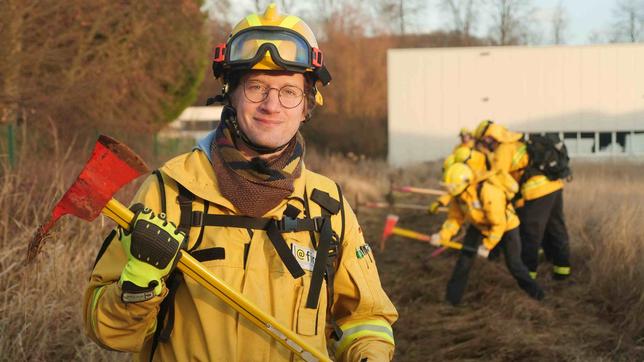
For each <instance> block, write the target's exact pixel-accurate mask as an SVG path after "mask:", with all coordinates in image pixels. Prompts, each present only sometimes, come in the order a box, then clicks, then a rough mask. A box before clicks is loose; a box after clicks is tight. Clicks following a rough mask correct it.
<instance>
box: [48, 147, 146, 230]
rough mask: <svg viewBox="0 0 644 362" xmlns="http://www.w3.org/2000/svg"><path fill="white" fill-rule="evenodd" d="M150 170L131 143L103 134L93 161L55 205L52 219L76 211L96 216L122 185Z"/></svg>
mask: <svg viewBox="0 0 644 362" xmlns="http://www.w3.org/2000/svg"><path fill="white" fill-rule="evenodd" d="M147 172H149V170H148V167H147V166H146V165H145V162H143V160H142V159H141V158H140V157H139V156H137V155H136V154H135V153H134V152H133V151H132V150H130V149H129V148H128V147H127V146H125V145H124V144H122V143H120V142H118V141H116V140H114V139H112V138H110V137H107V136H100V137H99V138H98V141H97V142H96V145H95V146H94V151H93V152H92V156H91V157H90V159H89V161H88V162H87V164H86V165H85V167H84V168H83V170H82V171H81V173H80V174H79V175H78V178H76V181H75V182H74V184H72V186H71V187H70V188H69V190H67V192H66V193H65V195H64V196H63V198H62V199H61V200H60V201H59V202H58V204H57V205H56V207H55V208H54V211H53V213H52V219H54V220H56V219H58V218H59V217H61V216H63V215H66V214H72V215H74V216H77V217H79V218H81V219H84V220H88V221H91V220H94V219H95V218H96V217H97V216H98V215H100V213H101V210H103V207H105V204H107V202H108V201H109V200H110V199H111V198H112V196H114V194H115V193H116V192H117V191H118V190H119V189H120V188H121V187H123V186H124V185H126V184H128V183H129V182H130V181H132V180H134V179H135V178H137V177H139V176H141V175H142V174H144V173H147Z"/></svg>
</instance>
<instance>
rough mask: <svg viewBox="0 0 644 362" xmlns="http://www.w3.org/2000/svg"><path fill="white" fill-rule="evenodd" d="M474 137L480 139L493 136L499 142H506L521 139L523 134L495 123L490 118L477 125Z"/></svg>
mask: <svg viewBox="0 0 644 362" xmlns="http://www.w3.org/2000/svg"><path fill="white" fill-rule="evenodd" d="M474 137H476V139H477V140H480V139H482V138H483V137H491V138H493V139H494V140H495V141H497V142H499V143H506V142H515V141H519V140H521V138H523V134H521V133H518V132H513V131H510V130H508V129H507V128H505V127H503V126H502V125H500V124H498V123H494V122H492V121H490V120H489V119H488V120H485V121H482V122H481V123H479V125H478V126H477V127H476V131H474Z"/></svg>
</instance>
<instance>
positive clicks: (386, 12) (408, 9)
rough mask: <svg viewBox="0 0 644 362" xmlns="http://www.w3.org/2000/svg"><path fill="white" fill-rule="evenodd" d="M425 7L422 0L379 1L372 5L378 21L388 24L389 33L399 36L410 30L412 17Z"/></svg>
mask: <svg viewBox="0 0 644 362" xmlns="http://www.w3.org/2000/svg"><path fill="white" fill-rule="evenodd" d="M425 6H426V2H425V1H422V0H407V1H405V0H379V1H375V2H373V3H372V7H373V9H374V11H375V13H376V17H377V18H378V20H380V21H381V22H382V23H383V24H390V31H391V32H392V33H397V34H399V35H405V34H407V33H409V32H410V30H412V28H413V27H414V26H413V20H412V19H413V18H414V15H416V14H418V13H420V12H421V11H422V10H423V9H424V8H425ZM412 31H413V30H412Z"/></svg>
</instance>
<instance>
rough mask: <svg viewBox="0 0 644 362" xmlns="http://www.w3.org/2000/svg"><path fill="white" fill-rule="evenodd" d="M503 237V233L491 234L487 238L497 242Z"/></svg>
mask: <svg viewBox="0 0 644 362" xmlns="http://www.w3.org/2000/svg"><path fill="white" fill-rule="evenodd" d="M502 237H503V235H490V236H488V237H487V238H488V239H489V240H490V241H491V242H493V243H495V242H497V241H499V240H501V238H502Z"/></svg>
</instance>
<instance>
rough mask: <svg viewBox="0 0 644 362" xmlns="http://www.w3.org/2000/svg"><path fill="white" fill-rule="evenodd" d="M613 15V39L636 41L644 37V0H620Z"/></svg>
mask: <svg viewBox="0 0 644 362" xmlns="http://www.w3.org/2000/svg"><path fill="white" fill-rule="evenodd" d="M613 17H614V19H615V21H614V23H613V32H614V33H613V41H628V42H631V43H636V42H639V41H641V40H642V39H643V36H644V0H619V1H618V2H617V6H616V7H615V8H614V9H613Z"/></svg>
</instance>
